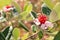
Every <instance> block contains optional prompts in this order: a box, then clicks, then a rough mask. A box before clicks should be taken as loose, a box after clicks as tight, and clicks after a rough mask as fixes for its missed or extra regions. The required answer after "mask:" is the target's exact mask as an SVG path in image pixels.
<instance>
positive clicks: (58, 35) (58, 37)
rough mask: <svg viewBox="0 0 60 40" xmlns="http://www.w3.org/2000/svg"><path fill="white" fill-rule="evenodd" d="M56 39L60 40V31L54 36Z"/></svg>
mask: <svg viewBox="0 0 60 40" xmlns="http://www.w3.org/2000/svg"><path fill="white" fill-rule="evenodd" d="M54 40H60V31H59V32H58V33H57V34H56V36H55V37H54Z"/></svg>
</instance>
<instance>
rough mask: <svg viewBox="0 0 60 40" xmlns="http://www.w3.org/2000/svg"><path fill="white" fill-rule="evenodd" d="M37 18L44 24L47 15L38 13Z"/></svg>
mask: <svg viewBox="0 0 60 40" xmlns="http://www.w3.org/2000/svg"><path fill="white" fill-rule="evenodd" d="M38 20H39V22H40V23H41V24H44V23H45V21H47V17H46V15H40V16H39V17H38Z"/></svg>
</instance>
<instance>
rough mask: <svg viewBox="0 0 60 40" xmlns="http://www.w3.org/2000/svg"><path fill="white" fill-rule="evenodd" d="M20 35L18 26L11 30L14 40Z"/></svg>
mask: <svg viewBox="0 0 60 40" xmlns="http://www.w3.org/2000/svg"><path fill="white" fill-rule="evenodd" d="M19 36H20V30H19V29H18V28H14V30H13V37H14V39H15V40H17V39H18V38H19Z"/></svg>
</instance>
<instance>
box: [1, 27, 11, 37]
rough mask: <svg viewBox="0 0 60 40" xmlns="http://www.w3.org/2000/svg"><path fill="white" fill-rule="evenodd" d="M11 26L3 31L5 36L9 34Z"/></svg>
mask: <svg viewBox="0 0 60 40" xmlns="http://www.w3.org/2000/svg"><path fill="white" fill-rule="evenodd" d="M9 28H10V27H7V28H5V29H4V30H3V31H2V33H3V34H4V36H5V37H6V36H7V34H8V32H9Z"/></svg>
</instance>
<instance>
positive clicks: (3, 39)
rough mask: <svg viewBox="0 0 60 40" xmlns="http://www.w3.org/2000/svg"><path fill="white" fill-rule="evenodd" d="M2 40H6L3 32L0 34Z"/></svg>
mask: <svg viewBox="0 0 60 40" xmlns="http://www.w3.org/2000/svg"><path fill="white" fill-rule="evenodd" d="M0 40H5V37H4V35H3V34H2V33H1V32H0Z"/></svg>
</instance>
